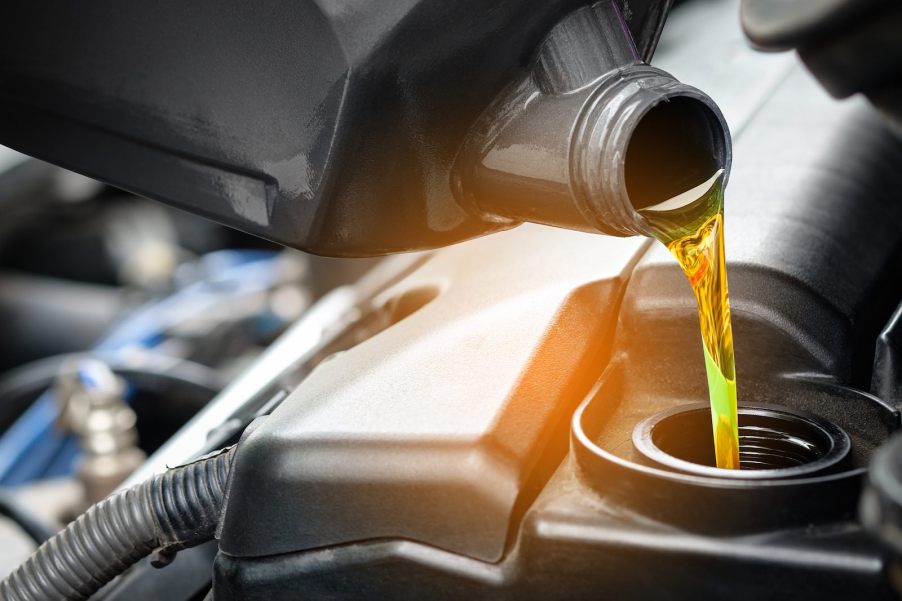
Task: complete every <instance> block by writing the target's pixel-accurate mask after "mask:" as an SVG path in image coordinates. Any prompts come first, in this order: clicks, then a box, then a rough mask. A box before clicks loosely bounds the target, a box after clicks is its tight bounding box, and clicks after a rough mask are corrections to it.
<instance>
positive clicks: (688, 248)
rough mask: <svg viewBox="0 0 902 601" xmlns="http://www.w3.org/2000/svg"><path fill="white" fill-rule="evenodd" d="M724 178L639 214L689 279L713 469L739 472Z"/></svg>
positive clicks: (720, 176) (713, 179)
mask: <svg viewBox="0 0 902 601" xmlns="http://www.w3.org/2000/svg"><path fill="white" fill-rule="evenodd" d="M723 189H724V172H723V170H720V171H718V172H717V173H715V174H714V175H713V176H711V177H710V178H709V179H708V180H707V181H706V182H704V183H702V184H700V185H699V186H696V187H695V188H693V189H691V190H688V191H686V192H684V193H682V194H680V195H678V196H676V197H674V198H671V199H669V200H667V201H665V202H663V203H660V204H658V205H654V206H651V207H648V208H645V209H642V210H641V211H640V213H641V214H642V215H643V216H644V217H645V219H646V221H647V222H648V224H649V226H650V227H651V230H652V232H653V234H654V237H655V238H657V239H658V240H659V241H660V242H661V243H663V244H664V245H665V246H667V248H668V250H670V253H671V254H672V255H673V256H674V257H676V260H677V261H678V262H679V264H680V266H681V267H682V268H683V272H684V273H685V274H686V277H687V278H688V279H689V283H690V285H691V286H692V291H693V292H694V293H695V300H696V302H697V304H698V317H699V325H700V326H701V335H702V346H703V348H704V354H705V369H706V371H707V373H708V396H709V397H710V399H711V425H712V428H713V431H714V452H715V458H716V461H717V467H720V468H726V469H739V430H738V419H737V415H736V413H737V410H736V366H735V362H734V359H733V329H732V326H731V323H730V299H729V293H728V289H727V267H726V261H725V258H724V236H723V197H724V194H723Z"/></svg>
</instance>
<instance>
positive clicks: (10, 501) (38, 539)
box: [0, 490, 56, 545]
mask: <svg viewBox="0 0 902 601" xmlns="http://www.w3.org/2000/svg"><path fill="white" fill-rule="evenodd" d="M0 515H2V516H3V517H6V518H8V519H10V520H12V521H13V522H15V523H16V525H17V526H19V528H21V529H22V531H23V532H25V534H27V535H28V536H29V538H31V540H33V541H34V542H35V544H37V545H41V544H43V543H44V542H46V541H47V539H49V538H50V537H52V536H53V535H54V534H56V530H55V529H54V528H52V527H51V526H49V525H48V524H45V523H44V522H43V521H42V520H41V519H40V518H38V517H37V516H35V515H33V514H32V513H31V512H30V511H28V509H26V508H25V507H24V506H23V505H22V503H21V502H20V501H19V500H18V499H16V498H15V497H14V496H13V495H11V494H10V493H9V492H7V491H5V490H0Z"/></svg>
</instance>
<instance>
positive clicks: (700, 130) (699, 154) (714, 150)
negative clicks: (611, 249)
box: [624, 96, 726, 211]
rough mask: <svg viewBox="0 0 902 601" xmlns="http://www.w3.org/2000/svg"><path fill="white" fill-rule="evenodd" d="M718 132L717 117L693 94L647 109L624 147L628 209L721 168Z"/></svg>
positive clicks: (668, 195)
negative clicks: (625, 147) (692, 96)
mask: <svg viewBox="0 0 902 601" xmlns="http://www.w3.org/2000/svg"><path fill="white" fill-rule="evenodd" d="M724 135H726V133H725V132H724V131H723V126H722V125H721V123H720V121H719V120H718V118H717V116H716V115H714V113H713V112H712V111H711V109H710V108H709V107H708V106H707V105H705V104H704V103H703V102H701V101H700V100H697V99H695V98H691V97H687V96H677V97H673V98H666V99H664V100H662V101H661V102H659V103H658V104H656V105H655V106H653V107H652V108H651V109H649V110H648V112H646V113H645V114H644V115H643V116H642V118H641V120H640V121H639V123H638V125H636V127H635V129H634V130H633V133H632V136H631V137H630V141H629V144H628V145H627V150H626V159H625V163H624V170H625V181H626V192H627V195H628V196H629V200H630V203H631V204H632V206H633V208H634V209H635V210H637V211H638V210H641V209H645V208H648V207H651V206H653V205H658V204H661V203H663V202H665V201H667V200H668V199H671V198H673V197H676V196H678V195H680V194H682V193H684V192H686V191H687V190H690V189H692V188H695V187H697V186H699V185H701V184H703V183H704V182H706V181H707V180H709V179H710V178H711V177H712V174H714V173H715V172H717V171H718V170H719V169H722V168H724V167H725V162H726V157H725V152H726V151H725V142H724V141H723V137H724Z"/></svg>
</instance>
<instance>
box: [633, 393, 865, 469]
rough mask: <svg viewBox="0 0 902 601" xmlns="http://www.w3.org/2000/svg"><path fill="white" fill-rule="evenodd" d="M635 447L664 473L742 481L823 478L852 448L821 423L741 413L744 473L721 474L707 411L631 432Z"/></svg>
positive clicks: (695, 409) (768, 410)
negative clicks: (818, 475) (733, 478)
mask: <svg viewBox="0 0 902 601" xmlns="http://www.w3.org/2000/svg"><path fill="white" fill-rule="evenodd" d="M633 445H634V446H635V447H636V449H637V450H638V451H639V452H640V453H641V454H642V455H643V456H644V458H645V459H646V460H648V461H649V462H651V463H653V464H656V465H658V466H660V467H665V468H669V469H673V470H677V471H681V472H688V473H694V474H699V475H707V476H717V477H726V478H729V477H735V478H742V479H749V478H752V479H756V478H792V477H799V476H803V475H810V474H813V473H821V472H824V471H827V470H831V469H833V468H836V467H838V466H839V465H840V464H841V463H843V462H844V461H845V460H846V458H847V457H848V455H849V451H850V448H851V442H850V440H849V437H848V435H847V434H846V433H845V432H844V431H843V430H842V429H840V428H839V427H838V426H836V425H835V424H833V423H831V422H828V421H826V420H824V419H821V418H819V417H816V416H813V415H809V414H807V413H802V412H797V411H795V410H792V409H787V408H783V407H780V408H777V407H740V408H739V461H740V470H738V471H736V470H722V469H717V467H715V458H714V443H713V439H712V436H711V412H710V408H709V407H708V406H707V405H701V406H699V405H692V406H690V407H689V408H679V409H677V410H672V411H667V412H664V413H661V414H658V415H655V416H652V417H650V418H648V419H646V420H644V421H642V422H640V423H639V424H638V425H637V426H636V428H635V430H634V431H633Z"/></svg>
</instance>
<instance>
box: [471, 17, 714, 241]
mask: <svg viewBox="0 0 902 601" xmlns="http://www.w3.org/2000/svg"><path fill="white" fill-rule="evenodd" d="M730 160H731V140H730V133H729V130H728V128H727V124H726V121H725V120H724V118H723V115H722V114H721V112H720V109H719V108H718V107H717V105H716V104H715V103H714V101H713V100H711V98H709V97H708V96H707V95H706V94H704V93H703V92H701V91H699V90H697V89H696V88H693V87H692V86H689V85H686V84H683V83H681V82H679V81H677V80H676V79H675V78H674V77H673V76H671V75H670V74H668V73H666V72H664V71H662V70H660V69H657V68H654V67H651V66H649V65H648V64H646V63H644V62H643V61H642V60H641V58H640V55H639V53H638V52H637V50H636V48H635V46H634V44H633V39H632V37H631V36H630V33H629V29H628V28H627V27H626V25H625V23H624V20H623V18H622V15H621V14H620V11H619V9H618V5H617V3H616V2H614V1H612V0H603V1H601V2H598V3H596V4H594V5H592V6H590V7H585V8H582V9H579V10H577V11H576V12H574V13H571V14H570V15H568V16H567V17H566V18H564V19H563V20H562V21H561V22H560V23H559V24H558V25H556V26H555V28H554V29H553V30H552V31H551V32H550V33H549V35H548V36H547V37H546V38H545V40H544V41H543V43H542V45H541V47H540V49H539V52H538V54H537V56H536V59H535V61H534V62H533V64H532V67H531V69H530V70H529V72H528V73H526V74H525V75H524V76H523V77H522V78H521V79H520V80H519V81H517V82H515V83H514V84H512V85H511V86H509V87H508V88H507V89H506V90H505V91H504V92H502V93H501V94H500V95H499V97H498V98H496V100H495V102H494V103H493V104H492V106H490V107H489V109H488V110H487V111H486V112H485V113H484V114H483V115H482V117H481V118H480V120H479V121H478V122H477V123H476V125H475V126H474V128H473V129H472V130H471V133H470V135H469V137H468V140H467V142H466V144H465V145H464V146H463V149H462V151H461V153H460V154H459V156H458V159H457V164H456V167H455V174H454V178H455V181H454V183H455V193H456V194H457V196H458V200H459V202H461V203H463V204H464V205H465V206H467V207H468V208H469V209H470V210H472V211H475V212H478V213H479V214H480V215H481V216H482V217H483V218H485V219H490V220H502V221H504V220H507V221H514V222H518V221H532V222H537V223H545V224H549V225H555V226H560V227H567V228H571V229H580V230H586V231H597V232H602V233H606V234H611V235H616V236H630V235H649V233H650V232H649V228H648V224H647V223H646V221H645V217H644V216H643V214H642V213H641V210H642V209H644V208H647V207H650V206H653V205H657V204H660V203H661V202H664V201H666V200H667V199H669V198H672V197H675V196H677V195H679V194H681V193H683V192H686V191H687V190H690V189H692V188H695V187H697V186H699V185H700V184H702V183H704V182H705V181H707V180H709V179H710V178H711V177H712V175H713V174H714V173H716V172H717V171H718V170H721V169H722V170H724V172H725V174H728V173H729V169H730ZM725 177H726V175H725Z"/></svg>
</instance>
